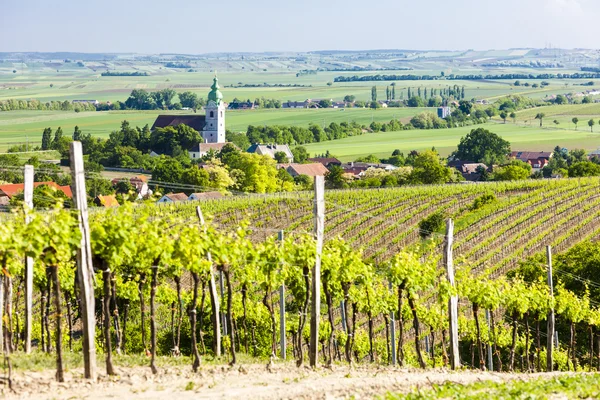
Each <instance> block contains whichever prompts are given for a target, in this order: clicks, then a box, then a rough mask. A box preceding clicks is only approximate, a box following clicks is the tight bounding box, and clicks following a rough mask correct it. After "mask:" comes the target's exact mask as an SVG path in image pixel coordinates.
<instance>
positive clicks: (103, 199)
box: [94, 195, 119, 208]
mask: <svg viewBox="0 0 600 400" xmlns="http://www.w3.org/2000/svg"><path fill="white" fill-rule="evenodd" d="M94 204H95V205H96V206H98V207H104V208H111V207H119V202H118V201H117V198H116V197H115V196H114V195H108V196H96V197H95V198H94Z"/></svg>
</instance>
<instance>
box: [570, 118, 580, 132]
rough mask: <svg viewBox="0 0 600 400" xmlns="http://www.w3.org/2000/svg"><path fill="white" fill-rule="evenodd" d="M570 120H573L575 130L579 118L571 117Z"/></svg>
mask: <svg viewBox="0 0 600 400" xmlns="http://www.w3.org/2000/svg"><path fill="white" fill-rule="evenodd" d="M571 122H573V124H575V130H577V123H578V122H579V118H577V117H573V119H572V120H571Z"/></svg>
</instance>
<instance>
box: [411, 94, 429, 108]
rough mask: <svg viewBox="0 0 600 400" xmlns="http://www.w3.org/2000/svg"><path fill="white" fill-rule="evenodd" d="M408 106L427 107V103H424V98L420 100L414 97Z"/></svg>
mask: <svg viewBox="0 0 600 400" xmlns="http://www.w3.org/2000/svg"><path fill="white" fill-rule="evenodd" d="M407 105H408V106H409V107H423V106H424V105H425V103H424V102H423V99H422V98H420V97H418V96H412V97H411V98H409V99H408V103H407Z"/></svg>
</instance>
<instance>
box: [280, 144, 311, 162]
mask: <svg viewBox="0 0 600 400" xmlns="http://www.w3.org/2000/svg"><path fill="white" fill-rule="evenodd" d="M292 154H293V155H294V162H297V163H303V162H305V161H306V160H307V159H308V152H307V151H306V148H305V147H302V146H296V147H294V148H293V149H292ZM284 162H285V161H284Z"/></svg>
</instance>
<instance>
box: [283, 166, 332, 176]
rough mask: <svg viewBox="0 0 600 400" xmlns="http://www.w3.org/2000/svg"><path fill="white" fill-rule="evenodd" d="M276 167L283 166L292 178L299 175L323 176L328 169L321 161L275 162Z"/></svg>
mask: <svg viewBox="0 0 600 400" xmlns="http://www.w3.org/2000/svg"><path fill="white" fill-rule="evenodd" d="M277 168H284V169H285V170H286V171H287V172H288V173H289V174H290V175H291V176H293V177H294V178H295V177H297V176H299V175H306V176H310V177H313V178H314V177H315V176H325V174H326V173H327V172H329V170H328V169H327V168H325V166H324V165H323V164H321V163H312V164H277Z"/></svg>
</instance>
